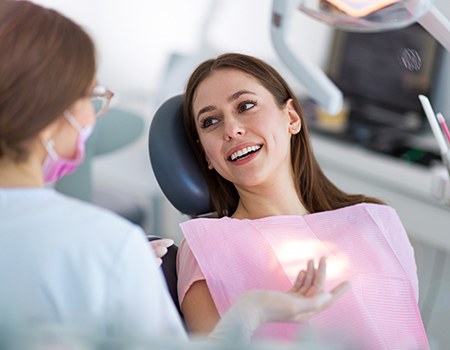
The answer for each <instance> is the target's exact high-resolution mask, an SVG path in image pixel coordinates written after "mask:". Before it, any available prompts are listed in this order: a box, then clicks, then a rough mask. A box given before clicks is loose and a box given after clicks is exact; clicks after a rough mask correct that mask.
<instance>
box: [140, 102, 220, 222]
mask: <svg viewBox="0 0 450 350" xmlns="http://www.w3.org/2000/svg"><path fill="white" fill-rule="evenodd" d="M148 147H149V154H150V162H151V165H152V169H153V172H154V174H155V177H156V180H157V182H158V184H159V186H160V187H161V190H162V191H163V193H164V195H165V196H166V197H167V199H168V200H169V201H170V203H171V204H172V205H173V206H174V207H175V208H176V209H177V210H179V211H180V212H181V213H183V214H186V215H189V216H191V217H196V216H201V215H204V214H207V213H211V211H212V208H211V201H210V197H209V191H208V186H207V185H206V180H205V179H204V177H203V175H202V173H201V170H200V167H199V166H198V164H197V161H196V159H195V156H194V153H193V152H192V150H191V146H190V145H189V143H188V139H187V137H186V135H185V132H184V127H183V96H182V95H177V96H174V97H172V98H170V99H169V100H167V101H166V102H164V103H163V104H162V105H161V106H160V107H159V108H158V110H157V111H156V113H155V115H154V117H153V120H152V123H151V125H150V133H149V139H148Z"/></svg>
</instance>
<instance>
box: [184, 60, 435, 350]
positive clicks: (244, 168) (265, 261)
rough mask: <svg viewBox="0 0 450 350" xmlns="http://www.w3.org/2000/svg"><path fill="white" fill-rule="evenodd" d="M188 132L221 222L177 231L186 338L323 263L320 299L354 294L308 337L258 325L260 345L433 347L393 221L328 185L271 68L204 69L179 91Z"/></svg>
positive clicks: (410, 259)
mask: <svg viewBox="0 0 450 350" xmlns="http://www.w3.org/2000/svg"><path fill="white" fill-rule="evenodd" d="M184 124H185V129H186V133H187V137H188V139H189V142H190V144H191V147H192V148H193V149H194V152H195V156H196V158H197V161H198V164H199V166H200V167H201V169H202V171H203V174H204V176H205V178H206V182H207V184H208V189H209V192H210V197H211V202H212V207H213V210H214V211H215V212H216V214H217V216H218V217H215V218H196V219H192V220H188V221H186V222H184V223H182V224H181V228H182V230H183V234H184V237H185V240H184V241H183V242H182V244H181V246H180V248H179V253H178V278H179V283H178V293H179V300H180V303H181V310H182V312H183V314H184V317H185V321H186V323H187V326H188V329H189V330H190V331H191V332H192V333H205V332H209V331H210V330H211V329H212V327H214V325H215V324H216V323H217V322H218V321H219V320H220V318H221V316H222V315H223V314H224V313H225V312H226V311H227V310H228V309H229V307H230V305H231V304H232V303H233V301H234V300H235V299H236V297H237V296H238V295H239V294H240V293H242V292H244V291H246V290H250V289H254V288H257V289H277V290H285V289H286V288H287V287H288V286H289V285H291V284H292V281H293V280H294V279H295V276H296V274H295V271H294V270H293V268H292V267H294V266H298V264H302V263H305V262H306V261H307V260H308V259H315V258H317V257H319V256H327V257H328V266H329V277H330V279H329V280H328V281H327V283H326V286H327V288H331V287H333V286H334V285H336V284H338V283H340V282H341V281H342V280H344V279H350V280H351V281H352V286H353V287H352V289H351V291H350V292H348V293H346V295H344V297H342V298H341V299H340V300H339V301H337V302H336V303H335V304H334V305H333V306H332V307H330V308H329V309H328V310H326V311H324V312H323V313H321V314H320V315H316V316H314V317H312V318H311V319H310V320H309V322H308V326H307V327H306V326H305V325H296V324H287V323H277V324H270V325H264V326H262V327H260V329H259V330H258V332H257V334H256V337H262V338H265V337H270V338H278V339H284V340H291V339H295V337H297V336H298V334H299V333H301V332H307V331H312V332H314V334H318V335H319V336H320V337H323V338H324V339H327V340H330V339H331V340H338V341H339V342H343V343H344V344H348V345H349V346H352V347H353V346H354V347H355V348H358V349H377V350H378V349H427V348H428V347H429V346H428V342H427V337H426V334H425V331H424V327H423V324H422V320H421V315H420V312H419V308H418V279H417V275H416V265H415V260H414V253H413V249H412V246H411V244H410V242H409V240H408V237H407V234H406V232H405V230H404V228H403V226H402V224H401V222H400V220H399V218H398V216H397V214H396V212H395V211H394V209H393V208H391V207H389V206H387V205H385V204H384V203H382V202H381V201H380V200H378V199H375V198H371V197H366V196H364V195H350V194H347V193H344V192H343V191H341V190H339V189H338V188H337V187H336V186H335V185H333V184H332V183H331V182H330V181H329V180H328V179H327V177H326V176H325V175H324V174H323V173H322V171H321V169H320V167H319V165H318V163H317V161H316V159H315V158H314V155H313V152H312V148H311V145H310V136H309V134H308V129H307V127H306V124H305V120H304V117H303V114H302V110H301V107H300V105H299V102H298V101H297V99H296V97H295V94H294V93H293V91H292V90H291V88H290V87H289V86H288V85H287V83H286V82H285V80H284V79H283V78H282V77H281V76H280V75H279V74H278V73H277V72H276V71H275V70H274V69H273V68H272V67H270V66H269V65H267V64H266V63H265V62H263V61H261V60H259V59H257V58H254V57H250V56H247V55H242V54H224V55H221V56H219V57H218V58H216V59H210V60H207V61H205V62H203V63H202V64H200V65H199V66H198V67H197V68H196V70H195V71H194V72H193V74H192V75H191V77H190V79H189V81H188V83H187V86H186V91H185V94H184Z"/></svg>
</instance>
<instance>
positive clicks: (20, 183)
mask: <svg viewBox="0 0 450 350" xmlns="http://www.w3.org/2000/svg"><path fill="white" fill-rule="evenodd" d="M43 186H44V180H43V176H42V166H41V164H40V161H39V160H38V159H36V158H30V159H29V160H28V161H26V162H23V163H16V162H13V161H12V160H9V159H5V158H2V159H0V187H4V188H5V187H6V188H8V187H9V188H14V187H43Z"/></svg>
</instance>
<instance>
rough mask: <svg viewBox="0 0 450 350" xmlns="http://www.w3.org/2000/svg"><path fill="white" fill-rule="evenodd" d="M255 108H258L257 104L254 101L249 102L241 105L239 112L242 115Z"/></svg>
mask: <svg viewBox="0 0 450 350" xmlns="http://www.w3.org/2000/svg"><path fill="white" fill-rule="evenodd" d="M255 106H256V102H254V101H247V102H244V103H241V104H240V105H239V107H238V111H239V112H240V113H242V112H245V111H248V110H249V109H252V108H253V107H255Z"/></svg>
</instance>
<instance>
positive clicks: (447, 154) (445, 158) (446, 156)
mask: <svg viewBox="0 0 450 350" xmlns="http://www.w3.org/2000/svg"><path fill="white" fill-rule="evenodd" d="M419 100H420V103H421V104H422V107H423V109H424V111H425V114H426V116H427V119H428V123H429V124H430V127H431V131H432V132H433V135H434V138H435V139H436V141H437V143H438V145H439V149H440V153H441V158H442V162H443V163H444V165H445V167H446V168H447V172H448V174H449V176H450V150H449V148H448V146H447V143H446V141H445V139H444V135H443V133H442V131H441V129H440V127H439V124H438V121H437V118H436V115H435V114H434V111H433V107H432V106H431V103H430V100H429V99H428V97H426V96H425V95H419Z"/></svg>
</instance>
